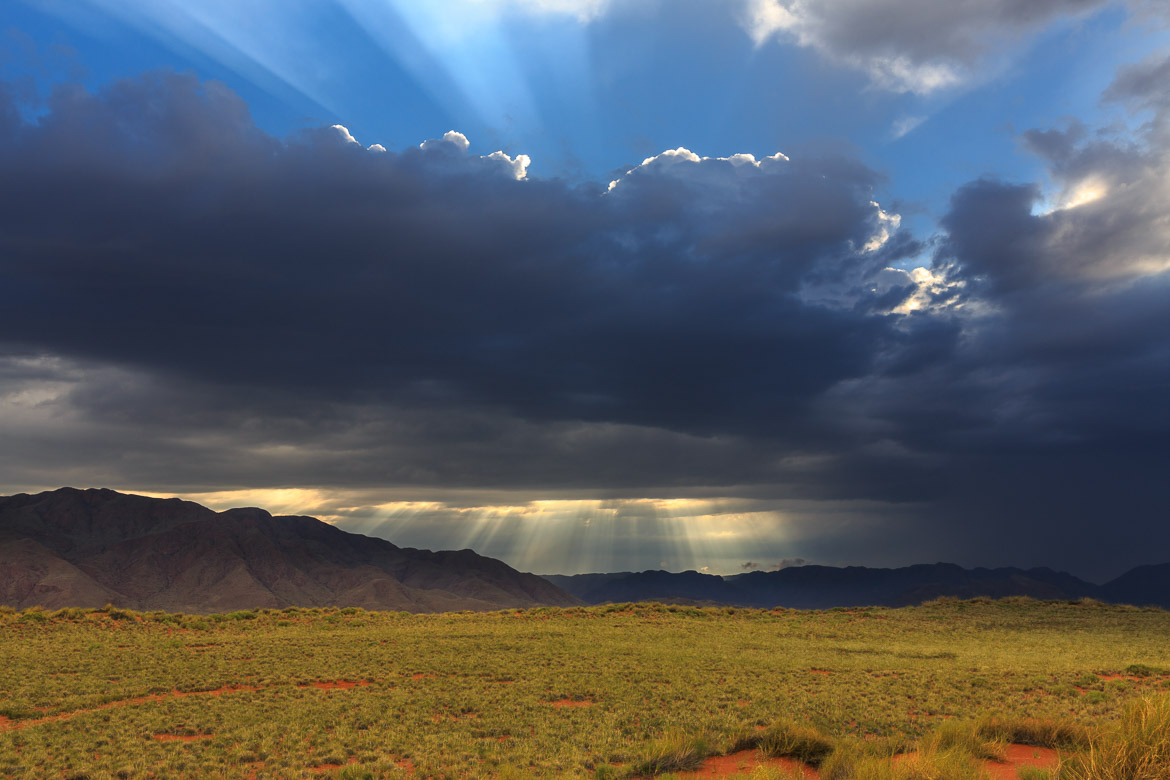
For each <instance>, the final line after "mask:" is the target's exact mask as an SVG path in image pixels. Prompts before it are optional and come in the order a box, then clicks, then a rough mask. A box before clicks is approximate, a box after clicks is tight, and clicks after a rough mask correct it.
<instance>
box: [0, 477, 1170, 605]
mask: <svg viewBox="0 0 1170 780" xmlns="http://www.w3.org/2000/svg"><path fill="white" fill-rule="evenodd" d="M940 596H954V597H958V598H970V597H975V596H990V597H993V598H999V597H1004V596H1031V597H1033V598H1038V599H1062V600H1073V599H1080V598H1086V597H1088V598H1095V599H1099V600H1102V601H1112V602H1119V603H1130V604H1139V605H1146V604H1151V605H1158V606H1162V607H1167V608H1170V563H1167V564H1161V565H1155V566H1141V567H1138V568H1136V569H1133V570H1131V571H1129V572H1127V573H1125V574H1123V575H1122V576H1120V577H1118V578H1117V579H1115V580H1113V581H1111V582H1108V583H1105V584H1104V585H1095V584H1093V583H1090V582H1086V581H1084V580H1081V579H1078V578H1077V577H1074V576H1073V575H1071V574H1067V573H1064V572H1058V571H1053V570H1051V569H1046V568H1033V569H1018V568H996V569H985V568H976V569H965V568H962V567H960V566H957V565H955V564H951V563H935V564H920V565H915V566H906V567H902V568H895V569H879V568H868V567H862V566H849V567H845V568H838V567H831V566H815V565H805V566H792V567H787V568H783V569H779V570H777V571H752V572H748V573H745V574H737V575H732V576H726V577H721V576H717V575H712V574H703V573H700V572H695V571H687V572H681V573H672V572H666V571H644V572H619V573H611V574H578V575H545V576H544V577H538V576H536V575H534V574H526V573H523V572H519V571H516V570H515V569H513V568H512V567H510V566H508V565H507V564H505V563H503V562H502V561H498V560H495V559H493V558H488V557H485V556H482V555H478V554H477V553H475V552H473V551H471V550H458V551H441V552H432V551H430V550H417V549H413V548H404V547H398V546H396V545H394V544H392V543H390V542H388V541H386V540H384V539H378V538H374V537H368V536H362V535H360V534H354V533H348V532H346V531H343V530H341V529H340V528H337V527H335V526H332V525H330V524H328V523H325V522H322V521H320V520H317V519H315V518H312V517H303V516H277V517H274V516H273V515H271V514H269V513H268V512H266V511H264V510H263V509H256V508H243V509H229V510H227V511H224V512H215V511H213V510H211V509H208V508H207V507H204V506H200V505H199V504H196V503H193V502H190V501H182V500H180V499H177V498H170V499H159V498H149V497H146V496H137V495H129V494H124V493H118V492H115V491H113V490H103V489H89V490H77V489H74V488H61V489H59V490H54V491H49V492H45V493H39V494H36V495H29V494H25V493H21V494H17V495H13V496H6V497H0V604H5V605H10V606H13V607H17V608H25V607H29V606H33V605H39V606H43V607H46V608H58V607H65V606H82V607H85V606H101V605H104V604H107V603H112V604H114V605H116V606H120V607H130V608H134V609H143V610H154V609H161V610H168V611H173V612H223V611H229V610H235V609H252V608H260V607H273V608H278V607H285V606H358V607H364V608H366V609H379V610H407V611H411V612H437V611H450V610H464V609H472V610H491V609H510V608H519V607H532V606H573V605H579V604H599V603H605V602H631V601H664V602H675V603H680V602H681V603H692V604H725V605H734V606H745V607H763V608H769V607H775V606H784V607H795V608H802V609H824V608H829V607H851V606H868V605H873V606H906V605H910V604H918V603H921V602H923V601H928V600H930V599H933V598H938V597H940Z"/></svg>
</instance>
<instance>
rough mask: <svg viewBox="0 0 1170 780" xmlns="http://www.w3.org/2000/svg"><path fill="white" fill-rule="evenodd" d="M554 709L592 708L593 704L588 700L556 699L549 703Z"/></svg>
mask: <svg viewBox="0 0 1170 780" xmlns="http://www.w3.org/2000/svg"><path fill="white" fill-rule="evenodd" d="M549 703H550V704H552V706H554V707H592V706H593V702H591V701H589V700H588V699H557V700H556V701H554V702H549Z"/></svg>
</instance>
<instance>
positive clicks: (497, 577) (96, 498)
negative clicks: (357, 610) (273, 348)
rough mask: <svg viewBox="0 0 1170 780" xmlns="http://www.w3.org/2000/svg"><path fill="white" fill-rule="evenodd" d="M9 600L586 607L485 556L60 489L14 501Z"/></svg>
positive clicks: (6, 564)
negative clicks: (433, 549)
mask: <svg viewBox="0 0 1170 780" xmlns="http://www.w3.org/2000/svg"><path fill="white" fill-rule="evenodd" d="M0 603H4V604H8V605H10V606H14V607H18V608H23V607H26V606H33V605H39V606H43V607H62V606H101V605H103V604H106V603H113V604H115V605H116V606H125V607H131V608H135V609H165V610H168V611H186V612H206V611H225V610H232V609H244V608H259V607H274V608H275V607H285V606H359V607H365V608H368V609H397V610H406V611H412V612H435V611H449V610H464V609H473V610H490V609H503V608H512V607H531V606H543V605H552V606H573V605H576V604H579V603H580V602H579V601H578V600H577V599H576V598H575V597H573V596H571V595H569V594H567V593H565V592H564V591H561V590H560V589H558V588H557V587H555V586H554V585H552V584H550V583H548V582H547V581H546V580H544V579H542V578H540V577H537V576H536V575H534V574H526V573H522V572H518V571H516V570H515V569H513V568H511V567H510V566H508V565H507V564H505V563H503V562H502V561H498V560H495V559H492V558H487V557H485V556H481V555H479V554H477V553H475V552H473V551H471V550H447V551H437V552H432V551H430V550H417V549H414V548H409V547H406V548H403V547H398V546H396V545H394V544H392V543H391V542H389V541H386V540H385V539H379V538H376V537H368V536H362V535H360V534H353V533H349V532H347V531H343V530H342V529H340V528H336V527H335V526H332V525H329V524H328V523H325V522H323V521H321V520H317V519H316V518H312V517H306V516H273V515H272V514H270V513H268V512H267V511H265V510H263V509H259V508H256V507H244V508H237V509H229V510H225V511H223V512H215V511H214V510H211V509H208V508H207V507H204V506H202V505H200V504H196V503H194V502H190V501H183V500H181V499H159V498H150V497H147V496H138V495H134V494H127V493H119V492H116V491H113V490H109V489H104V488H90V489H87V490H78V489H76V488H60V489H58V490H54V491H46V492H44V493H38V494H27V493H18V494H16V495H13V496H4V497H0Z"/></svg>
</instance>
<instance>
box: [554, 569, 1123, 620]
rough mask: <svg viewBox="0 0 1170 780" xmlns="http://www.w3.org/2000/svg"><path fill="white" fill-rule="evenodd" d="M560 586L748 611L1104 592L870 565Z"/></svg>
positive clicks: (1020, 578) (1054, 576) (1051, 579)
mask: <svg viewBox="0 0 1170 780" xmlns="http://www.w3.org/2000/svg"><path fill="white" fill-rule="evenodd" d="M546 579H548V580H549V581H550V582H552V583H554V584H556V585H557V586H558V587H560V588H562V589H564V590H566V591H568V592H569V593H572V594H573V595H574V596H577V597H578V598H580V599H581V600H583V601H586V602H588V603H590V604H600V603H603V602H608V601H612V602H625V601H654V600H678V599H683V600H688V601H696V602H711V601H714V602H720V603H723V604H731V605H735V606H744V607H765V608H767V607H776V606H783V607H796V608H801V609H825V608H828V607H856V606H905V605H909V604H919V603H921V602H923V601H928V600H930V599H934V598H938V597H939V596H956V597H959V598H972V597H975V596H991V597H994V598H1002V597H1004V596H1031V597H1033V598H1038V599H1078V598H1083V597H1086V596H1089V597H1093V598H1101V597H1103V595H1104V594H1103V593H1102V589H1101V588H1100V587H1099V586H1096V585H1093V584H1091V583H1088V582H1085V581H1083V580H1080V579H1077V578H1076V577H1073V576H1072V575H1070V574H1065V573H1063V572H1056V571H1052V570H1051V569H1043V568H1038V569H1027V570H1024V569H1015V568H1000V569H982V568H980V569H964V568H962V567H960V566H956V565H955V564H952V563H936V564H919V565H916V566H906V567H902V568H898V569H872V568H867V567H864V566H849V567H845V568H836V567H832V566H793V567H789V568H785V569H780V570H778V571H769V572H763V571H754V572H749V573H747V574H737V575H734V576H729V577H719V576H716V575H712V574H700V573H698V572H694V571H688V572H682V573H679V574H674V573H671V572H665V571H644V572H622V573H620V574H580V575H574V576H558V575H552V576H548V577H546Z"/></svg>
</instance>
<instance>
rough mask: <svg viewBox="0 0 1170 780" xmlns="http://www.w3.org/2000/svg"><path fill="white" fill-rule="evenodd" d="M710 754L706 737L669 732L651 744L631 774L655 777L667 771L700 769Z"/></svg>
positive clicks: (633, 767) (631, 770)
mask: <svg viewBox="0 0 1170 780" xmlns="http://www.w3.org/2000/svg"><path fill="white" fill-rule="evenodd" d="M710 754H711V746H710V742H709V741H708V740H707V739H706V738H705V737H690V736H687V735H685V734H679V733H673V734H668V735H666V736H665V737H663V738H662V739H660V740H658V741H657V742H655V743H654V744H653V745H651V746H650V748H649V750H648V751H647V752H646V755H645V757H643V759H642V760H641V761H638V762H636V763H635V764H634V765H633V766H632V767H631V768H630V774H631V775H633V776H635V777H653V776H654V775H661V774H665V773H667V772H686V771H689V770H692V769H698V768H699V765H700V764H702V763H703V760H704V759H706V758H707V756H708V755H710Z"/></svg>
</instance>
